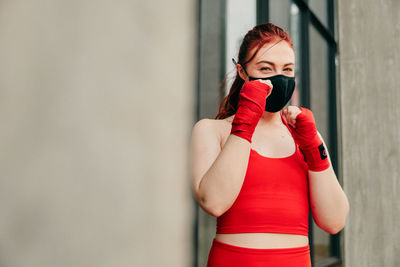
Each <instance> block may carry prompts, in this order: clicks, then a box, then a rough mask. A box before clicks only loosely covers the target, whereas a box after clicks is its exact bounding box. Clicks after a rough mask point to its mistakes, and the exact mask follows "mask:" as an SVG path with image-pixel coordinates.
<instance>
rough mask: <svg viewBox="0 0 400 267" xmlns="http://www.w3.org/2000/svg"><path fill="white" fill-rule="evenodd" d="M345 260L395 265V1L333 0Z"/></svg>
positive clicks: (398, 60)
mask: <svg viewBox="0 0 400 267" xmlns="http://www.w3.org/2000/svg"><path fill="white" fill-rule="evenodd" d="M338 17H339V62H340V100H341V101H340V111H341V136H342V145H341V150H342V153H341V158H342V171H343V172H342V173H343V182H344V190H345V192H346V194H347V196H348V197H349V201H350V213H349V217H348V221H347V222H346V227H345V230H344V233H345V235H344V236H345V240H344V250H345V255H344V259H345V266H346V267H357V266H360V267H361V266H362V267H368V266H371V267H375V266H385V267H391V266H393V267H394V266H400V257H399V253H400V227H399V222H400V199H399V193H400V179H399V177H400V166H399V163H400V119H399V118H400V106H399V103H400V80H399V70H400V52H399V51H400V2H399V1H397V0H386V1H374V0H353V1H346V0H341V1H339V3H338Z"/></svg>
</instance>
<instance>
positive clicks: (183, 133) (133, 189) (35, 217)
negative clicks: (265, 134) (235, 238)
mask: <svg viewBox="0 0 400 267" xmlns="http://www.w3.org/2000/svg"><path fill="white" fill-rule="evenodd" d="M196 13H197V10H196V5H195V2H194V1H179V0H176V1H167V2H160V1H158V2H157V4H155V3H153V2H146V1H123V0H115V1H103V0H100V1H97V0H96V1H95V0H79V1H78V0H60V1H47V0H38V1H28V0H21V1H0V36H1V42H0V122H1V126H0V127H1V130H0V151H1V152H0V210H1V216H0V217H1V219H0V236H1V238H0V266H4V267H24V266H41V267H46V266H48V267H54V266H57V267H64V266H65V267H71V266H77V267H80V266H82V267H88V266H93V267H101V266H104V267H106V266H107V267H110V266H121V267H122V266H140V267H142V266H174V267H175V266H185V267H186V266H190V263H191V260H192V249H193V248H192V246H193V245H192V239H191V238H192V227H193V226H192V224H193V210H192V209H193V204H192V198H191V193H190V192H191V191H190V183H189V175H188V174H189V172H188V165H189V162H188V154H189V153H188V152H189V151H188V149H189V136H190V130H191V126H192V125H193V120H194V108H193V107H194V91H195V67H196V66H195V62H196V42H197V40H196V30H197V27H196Z"/></svg>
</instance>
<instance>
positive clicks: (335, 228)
mask: <svg viewBox="0 0 400 267" xmlns="http://www.w3.org/2000/svg"><path fill="white" fill-rule="evenodd" d="M343 228H344V224H335V225H331V226H329V227H327V228H326V229H325V231H326V232H328V233H329V234H331V235H336V234H337V233H339V232H340V231H342V229H343Z"/></svg>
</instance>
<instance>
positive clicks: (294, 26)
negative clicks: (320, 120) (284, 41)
mask: <svg viewBox="0 0 400 267" xmlns="http://www.w3.org/2000/svg"><path fill="white" fill-rule="evenodd" d="M289 33H290V38H291V39H292V42H293V47H294V52H295V58H296V59H295V77H296V87H295V90H294V92H293V96H292V99H291V100H290V105H295V106H302V103H301V92H302V89H301V86H300V85H301V76H302V73H301V69H300V58H301V56H302V55H301V54H300V52H301V51H300V10H299V8H298V7H297V5H296V4H291V5H290V16H289Z"/></svg>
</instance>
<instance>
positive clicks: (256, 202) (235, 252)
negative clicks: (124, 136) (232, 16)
mask: <svg viewBox="0 0 400 267" xmlns="http://www.w3.org/2000/svg"><path fill="white" fill-rule="evenodd" d="M294 67H295V54H294V49H293V45H292V42H291V40H290V38H289V35H288V34H287V33H286V32H285V31H284V30H282V29H281V28H279V27H277V26H275V25H273V24H271V23H267V24H262V25H258V26H256V27H254V28H253V29H252V30H250V31H249V32H248V33H247V34H246V36H245V37H244V39H243V42H242V44H241V46H240V49H239V55H238V61H237V63H236V69H237V75H236V78H235V80H234V82H233V84H232V87H231V88H230V92H229V94H228V96H227V97H225V98H224V99H223V101H222V102H221V105H220V110H219V113H218V114H217V116H216V118H215V120H212V119H202V120H200V121H198V122H197V123H196V124H195V126H194V127H193V130H192V143H191V151H192V152H191V153H192V154H191V158H192V159H191V174H192V178H193V180H192V181H193V191H194V195H195V198H196V200H197V202H198V203H199V205H200V206H201V207H202V208H203V209H204V211H206V212H207V213H208V214H210V215H213V216H215V217H217V231H216V236H215V238H214V240H213V243H212V246H211V250H210V252H209V255H208V263H207V266H208V267H215V266H217V267H221V266H230V267H234V266H246V267H252V266H296V267H299V266H311V263H310V250H309V245H308V243H309V241H308V214H309V207H310V206H311V211H312V214H313V217H314V220H315V222H316V224H317V225H318V226H319V227H320V228H321V229H323V230H324V231H326V232H328V233H330V234H335V233H338V232H339V231H340V230H341V229H342V228H343V227H344V224H345V220H346V216H347V214H348V212H349V204H348V200H347V197H346V195H345V193H344V192H343V190H342V188H341V186H340V184H339V183H338V181H337V178H336V175H335V173H334V171H333V169H332V166H331V163H330V159H329V153H328V151H327V150H326V145H325V142H324V141H323V139H322V137H321V135H320V134H319V133H318V131H317V129H316V126H315V120H314V117H313V114H312V112H311V111H310V110H308V109H305V108H302V107H296V106H289V107H287V108H284V107H285V105H286V104H287V102H288V101H289V99H290V98H291V96H292V94H293V90H294V85H295V82H294Z"/></svg>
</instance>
